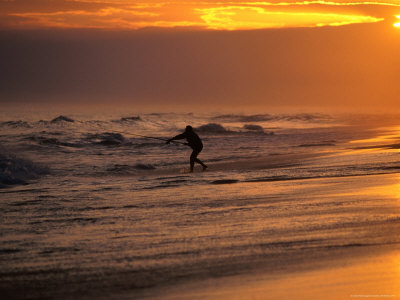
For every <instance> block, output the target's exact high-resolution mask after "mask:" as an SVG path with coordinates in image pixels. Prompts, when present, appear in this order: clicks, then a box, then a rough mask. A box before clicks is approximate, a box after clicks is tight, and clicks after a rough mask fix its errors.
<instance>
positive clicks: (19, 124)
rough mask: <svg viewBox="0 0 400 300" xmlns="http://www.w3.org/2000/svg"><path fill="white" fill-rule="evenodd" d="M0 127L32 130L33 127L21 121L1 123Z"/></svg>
mask: <svg viewBox="0 0 400 300" xmlns="http://www.w3.org/2000/svg"><path fill="white" fill-rule="evenodd" d="M0 126H8V127H11V128H32V126H31V125H29V124H28V122H25V121H21V120H18V121H7V122H1V123H0Z"/></svg>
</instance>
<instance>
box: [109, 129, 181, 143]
mask: <svg viewBox="0 0 400 300" xmlns="http://www.w3.org/2000/svg"><path fill="white" fill-rule="evenodd" d="M114 132H115V133H123V134H127V135H133V136H139V137H142V138H146V139H153V140H160V141H164V142H168V141H169V140H167V139H163V138H159V137H155V136H146V135H141V134H136V133H130V132H126V131H114ZM171 143H175V144H181V145H185V146H187V144H186V143H183V142H177V141H171Z"/></svg>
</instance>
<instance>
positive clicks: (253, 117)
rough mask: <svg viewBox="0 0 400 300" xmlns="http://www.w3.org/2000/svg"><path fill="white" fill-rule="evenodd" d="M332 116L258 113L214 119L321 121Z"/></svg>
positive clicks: (226, 120) (230, 120)
mask: <svg viewBox="0 0 400 300" xmlns="http://www.w3.org/2000/svg"><path fill="white" fill-rule="evenodd" d="M330 119H331V117H330V116H328V115H324V114H294V115H286V114H284V115H270V114H257V115H235V114H227V115H219V116H215V117H214V120H221V121H225V122H244V123H246V122H266V121H302V122H321V121H327V120H330Z"/></svg>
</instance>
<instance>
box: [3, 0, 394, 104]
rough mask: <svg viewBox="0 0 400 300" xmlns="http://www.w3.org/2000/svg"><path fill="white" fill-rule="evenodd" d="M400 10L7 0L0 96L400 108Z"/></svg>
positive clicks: (382, 0)
mask: <svg viewBox="0 0 400 300" xmlns="http://www.w3.org/2000/svg"><path fill="white" fill-rule="evenodd" d="M396 16H397V17H396ZM398 16H400V0H377V1H370V2H364V1H357V2H355V1H349V0H342V1H308V2H301V1H300V2H294V1H285V2H280V1H277V0H271V1H270V2H261V1H258V2H247V1H238V0H231V1H211V0H209V1H155V0H151V1H142V2H137V1H128V0H104V1H103V0H34V1H33V0H0V65H1V66H2V67H1V72H0V104H7V105H10V104H13V103H16V102H24V103H26V102H30V103H39V102H46V103H48V102H54V103H55V102H58V103H70V102H75V103H86V104H91V103H99V102H102V103H117V102H120V103H132V104H133V105H137V106H140V105H144V106H146V105H150V106H156V109H159V108H160V107H168V108H169V109H173V108H174V107H178V106H182V105H184V106H186V107H189V108H190V109H192V108H194V107H199V106H200V107H203V108H204V109H212V108H213V107H214V108H215V107H227V108H234V107H237V108H239V109H240V108H241V107H242V108H248V107H261V108H262V109H264V108H265V109H268V108H270V107H276V106H283V107H288V106H290V107H300V108H302V109H303V108H304V109H306V108H307V107H330V108H332V107H333V108H340V107H344V108H345V109H347V108H351V109H356V110H360V109H361V110H365V109H368V110H372V111H378V110H386V111H388V110H389V111H392V110H393V109H396V110H398V111H400V101H399V95H400V84H399V83H398V82H399V79H398V76H399V74H400V55H399V53H400V28H399V27H400V25H399V24H400V18H399V17H398ZM395 24H397V25H395ZM329 25H330V26H329ZM339 25H343V26H339ZM255 29H256V30H255Z"/></svg>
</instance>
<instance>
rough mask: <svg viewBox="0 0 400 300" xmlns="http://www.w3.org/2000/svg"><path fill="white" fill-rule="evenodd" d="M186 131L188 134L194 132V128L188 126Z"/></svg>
mask: <svg viewBox="0 0 400 300" xmlns="http://www.w3.org/2000/svg"><path fill="white" fill-rule="evenodd" d="M185 131H186V132H193V127H192V126H190V125H188V126H186V129H185Z"/></svg>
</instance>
